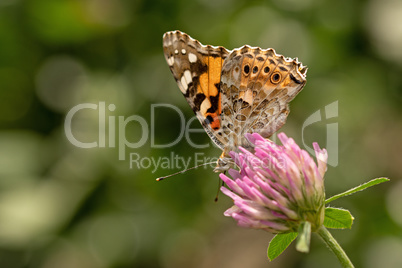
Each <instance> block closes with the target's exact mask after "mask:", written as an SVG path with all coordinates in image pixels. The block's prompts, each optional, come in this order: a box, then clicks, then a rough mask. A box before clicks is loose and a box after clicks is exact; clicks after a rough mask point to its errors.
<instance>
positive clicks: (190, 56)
mask: <svg viewBox="0 0 402 268" xmlns="http://www.w3.org/2000/svg"><path fill="white" fill-rule="evenodd" d="M188 60H189V61H190V62H191V63H195V62H197V56H196V55H195V54H194V53H188Z"/></svg>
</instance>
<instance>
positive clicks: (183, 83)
mask: <svg viewBox="0 0 402 268" xmlns="http://www.w3.org/2000/svg"><path fill="white" fill-rule="evenodd" d="M180 83H181V85H182V87H180V90H181V92H182V93H183V94H186V92H187V89H188V85H187V81H186V78H185V77H184V75H183V76H182V77H181V79H180Z"/></svg>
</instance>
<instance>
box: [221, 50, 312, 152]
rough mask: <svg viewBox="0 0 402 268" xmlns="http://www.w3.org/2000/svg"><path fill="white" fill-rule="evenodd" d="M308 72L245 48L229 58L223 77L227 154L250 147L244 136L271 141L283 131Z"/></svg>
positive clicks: (273, 55) (279, 57)
mask: <svg viewBox="0 0 402 268" xmlns="http://www.w3.org/2000/svg"><path fill="white" fill-rule="evenodd" d="M306 71H307V68H306V67H305V66H303V65H302V64H301V63H299V62H298V61H297V60H296V59H294V60H292V59H288V58H285V57H283V56H282V55H277V54H276V53H275V51H274V50H273V49H266V50H263V49H261V48H252V47H249V46H244V47H242V48H239V49H235V50H233V51H232V53H231V54H230V55H229V56H228V57H227V58H226V60H225V62H224V64H223V68H222V77H221V92H222V93H221V94H222V115H221V121H222V131H223V133H224V136H227V137H229V138H228V143H229V146H228V147H229V148H228V150H229V151H230V150H233V149H234V148H237V147H238V146H239V145H241V146H243V147H248V145H249V144H248V142H247V140H245V138H244V134H245V133H259V134H260V135H261V136H263V137H265V138H268V137H270V136H271V135H272V134H273V133H275V132H276V131H277V130H278V129H279V128H281V127H282V126H283V125H284V124H285V122H286V118H287V116H288V114H289V102H290V101H291V100H292V99H293V98H294V97H295V96H296V95H297V94H298V93H299V92H300V91H301V90H302V88H303V87H304V85H305V83H306V78H305V75H306Z"/></svg>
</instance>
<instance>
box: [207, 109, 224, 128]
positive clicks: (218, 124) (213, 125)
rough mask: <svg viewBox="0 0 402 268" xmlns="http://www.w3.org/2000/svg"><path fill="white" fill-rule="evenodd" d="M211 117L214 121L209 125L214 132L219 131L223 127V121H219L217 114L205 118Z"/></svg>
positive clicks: (209, 114) (208, 114)
mask: <svg viewBox="0 0 402 268" xmlns="http://www.w3.org/2000/svg"><path fill="white" fill-rule="evenodd" d="M207 116H211V117H212V118H213V119H214V120H213V121H212V122H210V123H209V125H210V126H211V128H212V129H213V130H218V129H220V127H221V121H220V120H219V117H218V114H217V113H207V114H206V115H205V117H207Z"/></svg>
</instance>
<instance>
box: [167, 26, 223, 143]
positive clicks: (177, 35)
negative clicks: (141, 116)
mask: <svg viewBox="0 0 402 268" xmlns="http://www.w3.org/2000/svg"><path fill="white" fill-rule="evenodd" d="M163 51H164V54H165V59H166V61H167V63H168V65H169V67H170V70H171V71H172V74H173V76H174V78H175V80H176V82H177V84H178V86H179V88H180V90H181V92H182V93H183V95H184V97H185V98H186V100H187V102H188V103H189V104H190V106H191V108H192V109H193V111H194V113H195V114H196V116H197V118H198V119H199V121H200V122H201V124H202V126H203V127H204V129H205V131H206V132H207V133H208V135H209V136H210V137H211V139H212V140H213V141H214V142H215V143H216V144H217V145H218V146H219V147H220V148H221V149H223V148H224V147H225V145H226V144H225V140H224V139H223V138H222V136H221V135H219V134H218V133H217V132H218V130H220V129H221V119H220V113H221V94H220V90H219V86H220V80H221V70H222V65H223V61H224V59H225V58H226V57H227V56H228V55H229V51H228V50H227V49H225V48H224V47H213V46H209V45H208V46H204V45H202V44H201V43H200V42H198V41H197V40H194V39H192V38H191V37H190V36H188V35H187V34H185V33H182V32H180V31H173V32H167V33H165V35H164V36H163Z"/></svg>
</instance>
